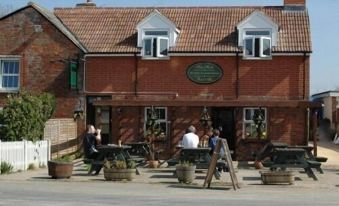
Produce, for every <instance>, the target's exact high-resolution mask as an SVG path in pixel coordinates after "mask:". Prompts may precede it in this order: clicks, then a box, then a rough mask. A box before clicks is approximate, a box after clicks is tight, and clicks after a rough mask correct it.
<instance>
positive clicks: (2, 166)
mask: <svg viewBox="0 0 339 206" xmlns="http://www.w3.org/2000/svg"><path fill="white" fill-rule="evenodd" d="M0 170H1V174H10V173H12V172H13V166H12V165H11V164H9V163H7V162H1V163H0Z"/></svg>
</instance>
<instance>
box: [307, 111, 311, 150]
mask: <svg viewBox="0 0 339 206" xmlns="http://www.w3.org/2000/svg"><path fill="white" fill-rule="evenodd" d="M306 112H307V115H306V118H307V119H306V137H307V139H306V145H308V142H309V140H310V121H311V120H310V108H307V109H306Z"/></svg>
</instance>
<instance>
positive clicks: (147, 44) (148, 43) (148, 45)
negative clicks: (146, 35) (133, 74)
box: [144, 39, 152, 56]
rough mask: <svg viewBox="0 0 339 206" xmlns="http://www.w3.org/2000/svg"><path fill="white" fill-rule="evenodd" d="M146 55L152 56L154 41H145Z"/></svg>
mask: <svg viewBox="0 0 339 206" xmlns="http://www.w3.org/2000/svg"><path fill="white" fill-rule="evenodd" d="M144 42H145V43H144V52H145V53H144V55H146V56H151V55H152V50H151V48H152V39H145V40H144Z"/></svg>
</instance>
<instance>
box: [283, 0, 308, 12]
mask: <svg viewBox="0 0 339 206" xmlns="http://www.w3.org/2000/svg"><path fill="white" fill-rule="evenodd" d="M284 8H285V10H292V11H298V10H305V8H306V0H284Z"/></svg>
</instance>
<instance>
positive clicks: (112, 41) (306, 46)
mask: <svg viewBox="0 0 339 206" xmlns="http://www.w3.org/2000/svg"><path fill="white" fill-rule="evenodd" d="M154 9H155V8H100V7H90V8H56V9H55V11H54V13H55V15H56V16H58V17H59V19H60V20H61V21H62V22H63V24H64V25H66V26H67V27H68V28H69V30H71V31H72V32H73V33H74V34H75V35H76V36H77V37H78V39H79V40H80V41H81V42H82V44H84V45H85V46H86V48H87V49H88V51H89V52H92V53H102V52H107V53H130V52H139V51H140V48H137V47H136V45H137V30H136V25H137V24H138V23H139V22H140V21H141V20H142V19H143V18H145V17H146V16H148V15H149V14H150V13H151V12H152V11H153V10H154ZM156 9H157V10H158V11H160V12H161V13H162V14H163V15H165V16H166V17H167V18H169V19H170V20H171V21H173V23H174V24H175V25H177V26H178V28H179V29H180V34H179V37H178V39H177V43H176V46H175V47H173V48H171V49H170V52H239V51H241V48H239V47H238V45H237V32H236V28H235V27H236V25H237V24H238V23H239V22H240V21H241V20H243V19H244V18H245V17H246V16H248V15H249V14H251V13H252V12H253V11H255V10H259V11H261V12H263V13H265V14H266V15H267V16H269V17H271V18H272V20H273V21H275V22H276V23H277V24H278V25H279V36H278V46H276V47H275V48H273V52H311V50H312V48H311V39H310V26H309V17H308V13H307V11H293V12H289V11H284V9H283V7H181V8H180V7H179V8H156Z"/></svg>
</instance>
